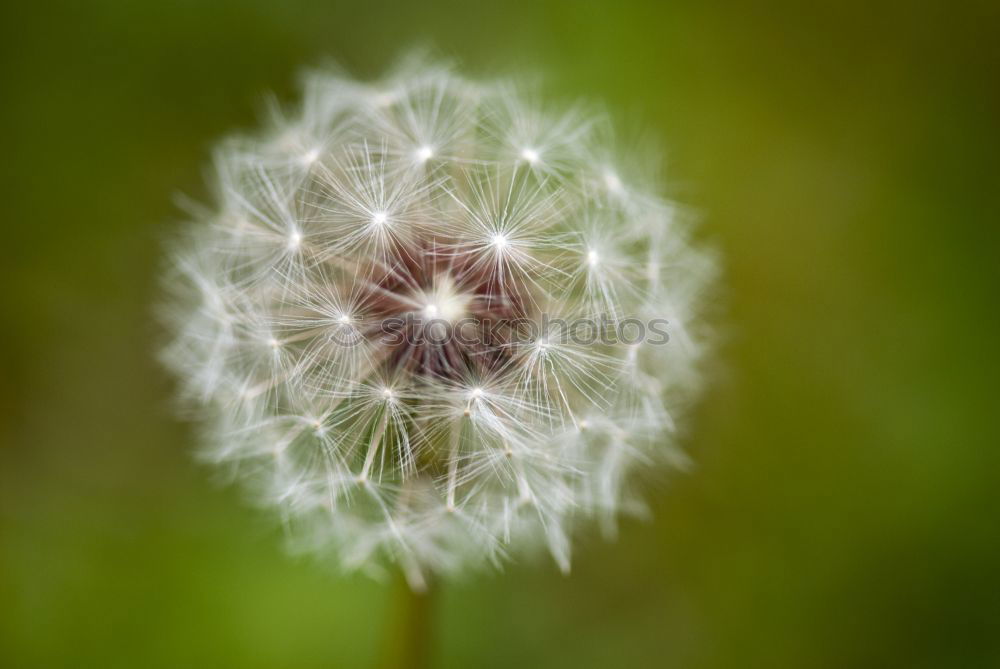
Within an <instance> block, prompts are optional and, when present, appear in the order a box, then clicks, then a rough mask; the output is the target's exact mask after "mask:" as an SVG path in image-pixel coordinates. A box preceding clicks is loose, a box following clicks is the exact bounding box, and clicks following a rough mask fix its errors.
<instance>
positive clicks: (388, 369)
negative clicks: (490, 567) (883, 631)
mask: <svg viewBox="0 0 1000 669" xmlns="http://www.w3.org/2000/svg"><path fill="white" fill-rule="evenodd" d="M609 136H610V133H609V132H608V131H607V124H606V121H604V120H603V119H602V118H600V117H599V116H596V115H588V114H585V113H583V112H582V111H580V110H579V109H574V110H572V111H570V112H566V113H561V112H558V111H552V110H549V109H544V108H542V107H540V106H539V105H536V104H534V102H533V98H532V97H531V96H530V95H529V94H527V93H526V92H525V91H524V90H523V89H521V88H518V87H516V86H512V85H509V84H507V83H502V82H501V83H496V82H474V81H470V80H467V79H464V78H462V77H461V76H459V75H458V74H456V73H455V72H454V71H452V70H451V69H450V68H448V67H444V66H440V65H435V64H428V63H426V62H418V63H409V64H407V65H406V66H404V67H402V68H400V69H399V70H397V71H395V72H393V73H392V74H390V75H389V76H388V77H386V78H385V79H383V80H382V81H378V82H375V83H372V84H365V83H359V82H357V81H353V80H351V79H348V78H346V77H344V76H341V75H339V74H335V73H330V72H316V73H313V74H311V75H309V77H308V79H307V82H306V87H305V100H304V101H303V103H302V105H301V106H300V107H299V108H297V109H296V110H294V111H292V112H290V113H287V114H276V115H275V120H274V122H273V124H272V127H271V128H270V129H269V130H266V131H264V132H261V133H260V134H259V135H257V136H254V137H250V138H242V139H238V140H231V141H229V142H226V143H224V144H222V145H221V146H220V148H219V149H218V151H217V152H216V154H215V170H214V186H215V202H214V204H213V206H211V207H210V208H206V209H205V210H203V211H198V212H196V216H195V220H194V221H193V222H192V223H191V224H190V225H189V226H188V228H187V229H186V234H185V236H184V238H183V239H182V240H181V241H180V243H179V244H177V247H176V249H175V252H174V254H173V261H172V264H171V266H170V268H169V271H168V272H167V276H166V280H165V285H166V286H167V288H168V291H169V298H168V300H167V301H166V306H165V315H166V323H167V324H168V325H169V327H170V330H171V332H172V340H171V342H170V344H169V345H168V346H167V347H166V349H165V351H164V352H163V358H164V360H165V361H166V364H167V365H168V366H169V368H170V369H171V370H172V371H173V372H174V373H175V374H176V376H177V378H178V379H179V381H180V389H181V393H182V395H183V396H184V399H185V400H186V401H187V402H189V403H190V404H191V405H192V406H195V407H198V408H199V414H198V415H199V417H200V420H201V422H202V423H203V425H204V426H205V437H206V438H205V442H206V443H205V448H204V454H205V457H206V458H208V459H210V460H212V461H214V462H218V463H220V464H226V465H229V466H231V467H232V471H233V472H235V473H236V475H237V476H238V478H240V479H241V480H242V481H244V482H245V483H246V484H247V486H248V487H249V488H250V490H251V491H252V495H253V496H254V498H255V499H256V500H258V501H260V502H261V503H263V504H264V505H266V506H271V507H274V508H276V509H277V510H279V511H280V513H281V514H282V515H283V517H284V518H285V519H286V520H287V524H288V526H289V527H290V528H291V529H292V537H293V539H294V540H295V541H296V542H297V543H298V545H300V546H304V547H306V548H309V549H313V550H316V551H320V552H324V553H326V552H328V553H329V554H332V555H335V556H337V559H338V560H339V561H340V563H341V564H342V565H343V566H344V567H346V568H350V569H363V570H367V571H372V572H375V571H377V570H379V569H380V568H383V567H385V566H387V565H390V564H397V565H398V566H399V567H401V568H402V570H403V571H404V572H405V574H406V576H407V579H408V580H409V582H410V584H411V586H412V587H413V588H416V589H419V588H421V587H423V586H424V585H425V584H426V582H427V580H428V578H429V577H430V576H432V575H435V574H437V575H440V574H447V573H451V572H455V571H458V570H461V569H463V568H467V567H475V566H477V565H480V564H484V563H486V564H499V563H500V562H501V561H502V560H504V559H505V558H507V557H508V556H509V555H512V554H515V553H518V552H521V551H523V550H529V549H530V548H531V547H532V546H544V547H546V548H547V549H548V551H549V552H550V553H551V555H552V556H553V558H554V560H555V562H556V563H557V564H558V566H559V567H560V568H561V569H563V570H569V567H570V558H571V549H570V547H571V536H572V534H573V532H574V530H575V529H576V528H578V527H579V526H580V525H581V524H583V523H585V522H587V521H588V520H598V521H600V522H601V524H602V525H603V526H604V527H605V528H608V529H613V527H614V519H615V518H616V516H617V515H618V514H619V513H622V512H630V511H635V510H637V509H640V508H641V502H640V500H639V499H638V498H637V497H636V496H635V490H634V489H635V485H634V478H635V477H634V473H635V471H636V470H641V469H647V468H650V467H652V466H654V465H656V464H657V463H675V464H676V463H678V462H680V461H682V458H681V456H680V455H679V451H678V449H677V445H676V437H675V434H674V425H675V420H676V418H677V415H676V414H677V413H678V412H680V411H681V410H683V408H684V407H685V406H687V405H689V404H690V402H691V400H692V399H693V397H694V396H695V395H696V394H697V392H698V390H699V388H700V386H701V383H700V379H701V373H700V366H699V362H700V361H701V359H702V358H703V356H704V353H705V349H706V337H705V328H704V326H703V324H702V321H701V320H700V316H701V310H702V307H703V304H704V299H703V296H704V292H705V289H706V287H708V286H709V285H710V283H711V279H712V276H713V268H714V264H713V262H712V259H711V256H710V255H709V254H707V253H706V252H705V251H703V250H701V249H699V248H698V247H696V246H694V245H693V244H692V243H691V242H690V241H689V235H688V226H686V225H685V224H684V222H683V220H682V217H680V216H678V210H677V207H676V206H675V205H673V204H672V203H670V202H668V201H666V200H663V199H662V198H660V197H659V196H658V195H657V193H656V183H655V181H653V180H651V179H650V178H649V174H650V173H649V172H648V171H646V170H644V169H641V168H638V167H637V165H638V161H637V160H636V159H635V157H634V156H630V155H628V154H620V155H615V152H614V149H613V147H612V146H611V144H610V142H609V140H608V139H607V138H608V137H609ZM627 318H631V319H633V320H635V319H637V318H638V319H641V320H643V321H646V322H650V321H651V319H656V318H660V319H664V320H665V322H667V323H668V330H670V331H671V332H673V331H672V330H671V328H676V337H675V339H676V341H675V340H674V339H669V340H668V341H667V343H665V344H664V342H662V341H656V342H654V341H639V342H635V341H629V342H621V341H616V340H615V339H614V338H610V339H609V338H607V337H604V336H601V337H590V338H587V337H580V336H578V335H579V331H580V328H579V327H578V326H579V324H580V323H589V324H591V325H593V324H594V323H603V324H604V325H601V326H599V327H597V330H600V332H601V333H602V334H603V333H604V332H605V331H606V330H613V331H614V330H616V328H617V325H618V324H620V323H621V322H622V321H623V320H624V319H627ZM389 323H392V324H394V325H393V327H392V328H387V324H389Z"/></svg>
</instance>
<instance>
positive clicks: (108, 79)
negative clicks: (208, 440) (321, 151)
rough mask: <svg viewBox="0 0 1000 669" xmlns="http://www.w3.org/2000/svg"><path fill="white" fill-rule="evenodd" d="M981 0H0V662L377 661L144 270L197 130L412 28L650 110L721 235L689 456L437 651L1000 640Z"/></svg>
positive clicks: (999, 474) (941, 654)
mask: <svg viewBox="0 0 1000 669" xmlns="http://www.w3.org/2000/svg"><path fill="white" fill-rule="evenodd" d="M823 5H825V6H823ZM998 9H1000V5H997V3H996V2H988V1H983V2H978V3H977V2H968V3H967V2H895V3H892V2H874V3H873V2H862V1H859V0H846V1H844V2H832V3H798V2H780V1H773V0H763V1H761V2H750V3H747V2H735V3H719V2H714V1H712V0H707V1H706V0H683V1H673V2H662V3H660V2H657V3H654V2H650V3H633V2H606V3H593V2H584V1H583V0H576V1H574V0H566V1H562V2H560V1H554V0H553V1H542V0H535V1H533V2H522V3H515V2H468V1H467V0H463V1H456V2H403V1H402V0H400V1H398V2H393V3H388V2H379V1H375V0H368V1H366V2H350V3H348V2H326V3H306V2H291V1H284V2H275V1H273V0H266V1H264V0H249V1H248V0H239V1H237V0H231V1H224V2H214V3H207V2H201V1H197V0H178V1H175V2H165V3H143V2H135V1H133V0H120V1H105V0H101V1H95V2H49V3H28V2H20V3H13V2H5V3H3V7H2V9H0V54H2V57H0V77H2V79H0V84H2V86H0V128H2V134H0V136H2V140H0V156H2V159H0V215H2V217H0V225H2V229H0V362H2V368H0V443H2V449H0V666H3V667H11V668H20V667H102V668H106V669H110V668H114V667H129V668H134V667H154V668H155V667H181V666H183V667H213V668H214V667H241V668H244V669H252V668H265V667H296V668H309V667H331V666H334V667H364V666H367V665H370V664H371V663H372V662H373V661H374V660H375V659H376V658H377V657H378V654H379V644H380V639H381V638H382V634H383V631H384V628H385V622H384V620H385V617H386V613H387V611H388V610H389V607H390V597H391V592H392V590H391V588H387V587H386V586H385V585H382V584H378V583H374V582H371V581H368V580H366V579H364V578H358V577H343V576H340V575H338V574H337V573H336V572H335V571H334V570H332V569H331V568H329V567H326V566H324V565H322V564H319V563H317V562H315V561H311V560H308V559H290V558H288V557H287V556H286V555H285V554H284V552H283V549H282V546H281V536H280V531H279V530H278V529H276V528H275V526H274V524H273V522H272V520H271V519H270V518H268V517H266V516H263V515H261V514H259V513H258V512H257V511H256V510H253V509H251V508H249V507H248V506H247V504H246V503H245V502H246V501H245V500H244V499H242V498H241V496H240V493H239V492H238V491H236V490H232V489H226V488H220V487H219V486H217V485H215V484H214V483H213V481H212V474H211V472H209V471H207V470H205V469H203V468H201V467H200V466H199V465H197V464H195V463H194V462H193V461H192V458H191V451H192V448H193V438H192V430H191V428H190V426H187V425H184V424H181V423H178V422H177V421H175V420H174V418H173V417H172V414H171V408H170V396H171V386H170V382H169V380H168V379H167V378H166V376H165V375H164V374H163V373H162V372H161V370H160V369H159V368H158V367H157V365H156V363H155V361H154V359H153V353H154V349H155V343H156V342H157V341H158V337H159V334H158V332H157V328H156V325H155V323H154V321H153V318H152V316H151V303H153V302H154V301H155V300H156V295H157V287H156V274H157V267H158V264H159V263H160V258H161V247H160V240H161V239H162V238H164V237H165V236H167V235H169V233H170V232H171V231H172V230H173V229H174V228H175V226H176V225H177V222H178V221H179V220H180V218H181V213H180V211H179V210H178V209H177V208H176V206H175V203H174V196H175V194H176V193H178V192H184V193H187V194H190V195H192V196H194V197H196V198H197V197H200V196H204V195H205V189H204V186H203V185H202V180H201V178H202V170H203V168H204V166H205V164H206V160H207V157H208V152H209V150H210V147H211V146H212V142H213V141H214V140H215V139H217V138H218V137H220V136H221V135H223V134H224V133H226V132H229V131H231V130H233V129H237V128H250V127H253V126H254V125H255V124H256V122H257V118H258V116H259V114H258V112H259V110H260V106H261V105H260V102H261V99H262V97H263V94H264V93H265V92H267V91H275V92H276V93H277V95H278V97H279V99H281V100H285V101H292V100H294V98H295V94H296V74H297V72H298V71H299V70H300V68H301V67H302V66H305V65H310V64H315V63H317V62H320V61H322V60H323V59H325V58H332V59H335V60H337V61H339V62H341V63H343V64H344V65H346V66H347V67H349V68H350V69H352V70H353V71H354V72H356V73H357V74H359V75H362V76H374V75H376V74H378V73H379V72H380V71H381V70H382V69H383V68H384V67H385V66H386V65H388V64H390V63H391V62H392V61H393V59H394V58H395V57H396V56H397V55H398V54H399V53H400V52H401V51H403V50H405V49H407V48H408V47H411V46H414V45H431V46H432V47H434V48H436V49H437V50H438V51H439V52H440V53H442V54H444V55H446V56H451V57H454V58H455V59H456V60H458V61H459V62H460V63H461V64H462V66H463V67H464V68H465V69H467V70H468V71H470V72H472V73H486V74H488V73H495V72H507V73H509V72H519V71H527V72H530V73H536V72H542V73H544V74H545V75H546V81H548V82H549V83H548V85H547V90H548V92H549V94H550V95H551V97H552V98H554V99H572V98H574V97H578V96H582V97H584V98H587V99H591V100H604V101H606V102H607V103H608V105H609V106H610V107H611V108H613V109H615V110H620V111H621V112H622V118H624V119H626V120H633V119H635V118H638V119H640V120H641V121H642V123H643V124H644V125H645V127H647V128H649V129H651V130H652V131H653V132H655V133H656V134H657V135H658V136H659V138H660V140H661V141H662V143H663V146H664V148H665V155H666V165H667V170H666V173H667V175H668V177H669V182H668V183H667V184H666V185H665V187H667V188H668V189H669V192H670V193H671V194H672V195H673V196H674V197H676V198H677V199H679V200H681V201H682V202H684V203H686V204H688V205H690V206H692V207H693V208H695V209H696V210H697V211H699V212H701V216H702V219H703V224H702V228H701V234H702V237H703V238H704V239H706V240H708V241H710V242H711V243H713V244H715V245H717V246H718V247H719V248H720V250H721V251H722V253H723V256H724V258H725V267H726V277H725V287H724V295H723V298H724V303H725V304H724V307H725V313H726V315H725V317H724V320H723V321H722V322H721V323H720V325H721V326H722V331H723V333H724V334H725V343H724V346H723V348H722V350H721V353H720V358H719V360H720V364H719V370H718V371H717V373H716V380H715V383H714V385H713V389H712V391H711V393H710V394H709V395H708V396H707V397H706V398H705V401H704V402H702V404H701V405H700V408H699V409H698V411H697V413H696V415H694V416H693V420H692V421H691V422H690V425H689V428H690V429H689V430H688V436H687V437H686V439H685V441H686V444H687V448H688V450H689V452H690V453H691V454H692V456H693V458H694V460H695V462H696V463H697V466H696V467H695V469H694V470H693V471H692V472H690V473H686V474H677V475H674V476H672V477H669V478H668V479H665V480H662V481H661V482H660V483H658V484H657V485H656V486H654V487H653V488H652V490H651V495H650V500H651V505H652V508H653V512H654V517H653V519H652V520H651V521H649V522H636V521H627V522H625V523H624V524H623V525H622V528H621V533H620V537H619V539H618V541H617V542H615V543H606V542H604V541H602V540H601V539H600V538H599V537H597V536H591V535H584V536H581V537H580V540H579V542H578V544H577V551H576V558H575V562H574V571H573V573H572V575H571V576H569V577H563V576H561V575H559V573H558V572H557V570H556V569H555V568H554V567H553V566H552V565H550V564H548V563H546V562H541V563H538V564H535V563H521V564H514V565H512V566H510V567H509V568H508V569H507V570H506V571H505V572H504V573H502V574H494V575H489V574H488V575H484V576H481V577H477V578H472V579H468V580H466V581H463V582H459V583H454V584H449V585H447V586H445V587H444V588H443V589H442V590H441V592H439V593H438V596H437V598H436V599H435V601H434V602H433V604H434V626H435V629H436V631H435V636H434V640H433V642H434V660H435V665H436V666H440V667H473V666H475V667H483V668H491V667H536V666H537V667H543V666H544V667H602V668H603V667H651V666H661V667H685V668H688V667H692V668H709V667H831V668H832V667H837V668H841V667H887V666H905V667H935V668H938V667H990V666H991V667H995V666H1000V594H998V593H1000V539H998V535H1000V533H998V522H1000V514H998V513H997V510H998V509H1000V468H998V465H1000V457H998V450H1000V449H998V447H1000V434H998V427H997V420H998V415H1000V411H998V406H997V400H998V392H997V384H998V374H997V371H998V369H997V368H998V365H997V357H998V356H997V350H996V349H997V345H998V344H1000V338H998V327H1000V323H998V318H997V311H998V306H1000V305H998V299H997V290H998V288H1000V281H998V279H1000V277H998V274H1000V271H998V265H1000V260H998V244H997V242H998V233H997V229H998V226H1000V207H998V199H1000V166H998V156H1000V150H998V149H1000V59H998V56H997V54H998V53H1000V49H998V43H1000V11H998Z"/></svg>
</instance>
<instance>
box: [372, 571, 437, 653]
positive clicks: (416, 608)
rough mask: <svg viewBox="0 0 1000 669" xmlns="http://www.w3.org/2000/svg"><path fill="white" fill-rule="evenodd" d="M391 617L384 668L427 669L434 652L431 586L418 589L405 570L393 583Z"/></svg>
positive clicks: (388, 626) (398, 574)
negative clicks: (412, 585)
mask: <svg viewBox="0 0 1000 669" xmlns="http://www.w3.org/2000/svg"><path fill="white" fill-rule="evenodd" d="M388 615H389V618H388V625H387V628H386V636H385V641H384V642H383V646H382V663H381V664H380V665H379V666H380V667H382V668H383V669H427V667H429V666H430V651H431V631H432V628H433V625H432V624H431V623H432V621H431V589H430V586H429V585H428V587H427V588H426V589H424V590H422V591H419V592H418V591H416V590H414V589H413V588H412V587H410V584H409V583H408V582H407V580H406V578H405V577H404V575H403V573H402V570H399V572H398V573H397V575H396V578H395V580H394V583H393V586H392V598H391V601H390V605H389V614H388Z"/></svg>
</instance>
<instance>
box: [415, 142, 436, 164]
mask: <svg viewBox="0 0 1000 669" xmlns="http://www.w3.org/2000/svg"><path fill="white" fill-rule="evenodd" d="M433 157H434V149H432V148H431V147H429V146H422V147H420V148H419V149H417V160H418V161H419V162H421V163H426V162H427V161H428V160H430V159H431V158H433Z"/></svg>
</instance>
